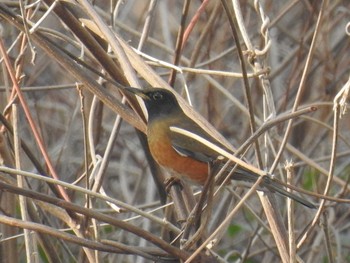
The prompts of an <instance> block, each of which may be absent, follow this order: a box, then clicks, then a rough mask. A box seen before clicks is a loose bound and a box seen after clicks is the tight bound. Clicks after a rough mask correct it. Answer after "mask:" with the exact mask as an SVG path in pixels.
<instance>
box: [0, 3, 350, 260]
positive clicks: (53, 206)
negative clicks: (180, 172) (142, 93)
mask: <svg viewBox="0 0 350 263" xmlns="http://www.w3.org/2000/svg"><path fill="white" fill-rule="evenodd" d="M95 2H96V3H95V4H96V5H93V6H92V5H90V3H88V2H87V1H85V0H80V1H77V3H75V2H71V3H70V2H68V1H67V2H61V1H59V2H54V1H52V0H42V1H40V2H35V3H34V4H33V5H31V6H29V5H28V6H23V7H21V5H20V2H17V1H1V4H0V17H1V33H2V38H1V39H0V47H1V48H0V51H1V58H2V59H1V62H2V64H1V65H2V68H1V69H2V71H1V72H2V74H1V93H0V100H1V104H0V105H1V110H2V114H1V124H2V128H1V137H0V139H1V140H0V142H1V143H0V156H1V161H2V166H0V172H1V173H0V191H1V210H0V211H1V213H0V226H1V233H2V239H1V240H0V246H1V250H0V259H1V260H2V262H25V261H27V262H151V261H159V262H178V261H181V260H182V261H186V260H187V262H190V261H191V262H225V261H227V262H349V261H350V257H349V254H350V249H349V231H350V230H349V228H350V225H349V223H348V222H349V217H350V215H349V211H350V210H349V209H348V206H349V203H350V199H347V198H348V196H349V189H350V186H349V184H348V181H349V179H350V177H349V171H350V169H349V161H348V160H349V154H350V150H349V148H350V143H349V140H350V134H349V130H350V129H349V128H350V127H349V123H350V122H349V115H347V114H346V113H345V114H344V109H346V107H347V105H346V100H347V93H346V92H347V91H348V89H349V85H350V80H349V74H350V66H349V65H350V53H349V50H350V42H349V32H350V24H349V21H350V12H349V10H350V3H349V1H347V0H343V1H341V0H339V1H326V0H325V1H295V0H284V1H271V0H270V1H269V0H268V1H240V6H239V5H237V1H235V0H234V1H225V0H222V1H165V0H160V1H141V0H133V1H109V2H108V1H95ZM53 3H55V4H53ZM233 3H235V4H236V5H235V6H233ZM254 4H256V5H254ZM50 6H53V8H52V9H50V10H48V7H50ZM23 17H26V20H24V19H23ZM25 21H26V22H25ZM181 23H182V25H183V26H182V27H181ZM237 43H239V45H238V46H237ZM137 54H138V55H137ZM240 59H243V66H242V63H241V62H240ZM14 83H15V84H14ZM117 83H118V84H117ZM118 85H125V86H138V87H141V86H160V87H164V88H170V86H173V87H174V88H175V90H176V91H177V92H178V93H179V94H181V95H182V97H183V98H186V99H187V98H188V97H190V100H191V103H192V105H193V107H194V108H195V109H196V111H197V112H199V113H200V115H199V114H197V113H196V112H193V111H192V109H191V108H189V107H187V104H186V103H185V102H184V100H182V103H183V104H184V107H185V108H186V111H187V113H188V114H189V115H190V116H192V117H193V118H195V119H197V121H199V122H201V123H202V124H203V125H204V126H206V128H207V129H208V131H209V132H211V133H212V134H213V135H214V136H217V137H218V138H220V140H222V141H225V140H226V141H227V142H229V143H231V144H233V145H235V146H237V149H238V151H239V153H240V154H243V153H244V156H245V158H246V159H247V160H248V161H249V163H250V164H252V165H254V166H255V167H259V168H260V169H261V170H267V171H269V172H271V173H273V174H274V175H275V176H276V177H277V178H279V179H280V180H283V181H287V174H288V175H289V176H288V177H289V178H288V180H289V181H288V182H289V183H290V184H292V185H295V186H296V187H298V188H300V189H304V190H306V191H309V192H311V194H303V196H304V197H305V198H306V199H308V200H310V201H312V202H314V203H315V204H317V205H318V208H317V209H307V208H305V207H303V206H301V205H299V204H292V203H289V202H287V201H286V199H285V198H281V197H280V196H277V195H275V194H267V195H260V194H259V195H258V194H256V192H255V191H254V188H251V189H250V190H251V191H248V190H249V189H247V188H242V187H238V188H235V191H233V190H232V188H229V187H226V188H220V189H219V190H218V191H216V189H212V188H211V187H208V188H205V195H203V196H202V198H197V199H195V198H193V195H192V191H193V190H194V192H196V191H197V190H200V189H199V188H197V187H195V188H194V189H191V188H190V187H187V185H186V186H185V187H184V189H183V190H182V191H181V189H178V188H176V187H173V188H172V189H171V192H170V198H168V200H167V205H166V206H163V205H162V201H164V196H165V195H164V189H163V178H164V174H163V173H162V171H161V170H159V169H158V167H156V166H155V164H154V163H153V162H152V160H150V159H149V156H148V152H147V150H146V149H145V148H144V144H143V143H144V142H145V135H144V134H143V133H142V132H145V127H146V126H145V123H144V122H143V121H142V119H141V118H139V117H138V115H139V116H143V113H142V107H140V106H139V104H138V101H136V100H135V98H127V99H128V101H129V104H130V105H132V106H133V107H132V108H133V110H131V107H129V106H126V105H125V104H124V102H122V95H121V93H120V92H119V89H118ZM346 88H347V89H346ZM141 106H142V105H141ZM136 112H137V113H138V114H136ZM206 120H207V121H209V123H211V124H212V125H213V126H214V127H215V128H216V130H218V131H220V133H221V134H222V135H223V137H220V135H219V134H218V133H217V132H216V130H215V129H214V128H213V127H211V126H210V125H208V123H206ZM135 127H136V128H137V129H138V130H139V131H138V130H137V129H135ZM140 131H141V132H140ZM255 131H259V132H255ZM252 134H253V135H252ZM239 146H241V147H239ZM286 164H287V165H286ZM149 167H151V169H149ZM256 186H257V185H255V186H254V187H256ZM213 190H214V191H213ZM320 195H327V196H329V197H330V198H329V199H332V198H333V199H332V201H323V199H321V198H320ZM241 198H242V199H241ZM196 200H197V201H196ZM198 200H199V201H198ZM172 201H173V202H172ZM196 203H197V204H199V205H200V207H201V206H205V205H206V204H208V206H207V208H206V209H205V210H204V212H203V213H202V214H201V213H200V210H199V209H196V208H194V207H195V204H196ZM200 215H201V224H199V225H198V224H196V222H197V223H198V219H199V217H200ZM197 227H198V228H197ZM196 230H198V231H197V232H196ZM205 252H208V253H205ZM195 256H197V257H195ZM199 258H200V259H199Z"/></svg>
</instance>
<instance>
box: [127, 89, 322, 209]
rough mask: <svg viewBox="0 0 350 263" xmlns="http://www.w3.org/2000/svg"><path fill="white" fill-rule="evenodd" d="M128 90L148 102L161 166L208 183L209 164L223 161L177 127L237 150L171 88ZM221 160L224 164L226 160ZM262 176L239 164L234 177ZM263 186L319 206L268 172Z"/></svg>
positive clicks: (150, 134)
mask: <svg viewBox="0 0 350 263" xmlns="http://www.w3.org/2000/svg"><path fill="white" fill-rule="evenodd" d="M125 90H126V91H127V92H129V93H131V94H134V95H136V96H138V97H140V98H141V99H142V100H143V102H144V104H145V106H146V109H147V113H148V121H147V141H148V146H149V150H150V153H151V155H152V157H153V158H154V160H155V161H156V162H157V163H158V164H159V165H160V166H161V167H163V168H165V169H166V170H167V171H170V172H171V173H172V174H175V176H176V177H178V178H180V179H184V180H185V181H190V182H193V183H195V184H199V185H204V183H205V182H206V180H207V178H208V176H209V169H210V168H209V167H210V166H209V165H210V164H213V163H217V162H220V160H222V156H220V154H219V153H218V152H216V151H215V150H213V149H212V148H210V147H209V146H207V145H205V144H203V143H201V142H199V141H197V140H195V139H193V138H190V137H189V136H186V135H183V134H181V133H177V132H174V130H173V129H172V128H174V127H176V128H180V129H183V130H186V131H189V132H191V133H194V134H196V135H198V136H200V137H202V138H204V139H205V140H207V141H209V142H210V143H212V144H214V145H217V146H219V147H221V148H223V149H224V150H225V151H228V152H230V153H232V154H233V151H232V150H230V149H228V148H227V147H226V146H225V145H223V144H222V143H221V142H220V141H218V140H217V139H215V138H214V137H213V136H211V135H210V134H209V133H208V132H207V131H205V130H204V129H203V128H202V127H201V126H200V125H199V124H197V122H195V121H194V120H193V119H191V118H190V117H189V116H188V115H186V114H185V112H184V111H183V109H182V108H181V106H180V104H179V102H178V100H177V98H176V96H175V95H174V94H173V93H172V92H171V91H169V90H166V89H164V88H154V87H148V88H143V89H138V88H133V87H125ZM221 163H222V164H223V161H221ZM258 178H259V175H257V174H255V173H253V172H252V171H249V170H247V169H245V168H243V167H240V166H238V168H237V169H236V170H235V171H234V173H233V175H231V178H230V179H232V180H237V181H246V182H250V183H254V182H256V181H257V179H258ZM260 186H261V188H262V189H267V190H269V191H270V192H277V193H279V194H281V195H283V196H286V197H289V198H291V199H293V200H295V201H297V202H298V203H300V204H302V205H304V206H306V207H309V208H316V206H315V205H314V204H312V203H311V202H309V201H307V200H305V199H304V198H301V197H300V196H298V195H296V194H294V193H291V192H288V191H287V190H286V189H284V186H282V185H280V184H279V183H278V182H276V181H275V180H274V179H272V178H271V177H269V176H265V178H264V180H262V182H261V184H260Z"/></svg>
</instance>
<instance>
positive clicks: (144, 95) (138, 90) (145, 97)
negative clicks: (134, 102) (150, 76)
mask: <svg viewBox="0 0 350 263" xmlns="http://www.w3.org/2000/svg"><path fill="white" fill-rule="evenodd" d="M124 89H125V90H127V91H128V92H130V93H132V94H135V95H137V96H139V97H140V98H142V99H144V100H149V97H148V96H147V95H146V94H145V93H144V92H142V90H141V89H136V88H131V87H125V88H124Z"/></svg>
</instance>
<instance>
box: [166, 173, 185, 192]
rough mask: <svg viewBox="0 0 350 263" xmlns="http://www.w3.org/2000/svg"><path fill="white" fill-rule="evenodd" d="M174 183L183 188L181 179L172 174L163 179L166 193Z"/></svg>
mask: <svg viewBox="0 0 350 263" xmlns="http://www.w3.org/2000/svg"><path fill="white" fill-rule="evenodd" d="M175 184H176V185H178V186H180V187H181V190H182V189H183V185H182V182H181V180H180V179H179V178H178V177H176V176H173V175H172V176H170V177H168V178H166V179H165V181H164V185H165V191H166V192H167V193H169V192H170V188H171V187H172V186H174V185H175Z"/></svg>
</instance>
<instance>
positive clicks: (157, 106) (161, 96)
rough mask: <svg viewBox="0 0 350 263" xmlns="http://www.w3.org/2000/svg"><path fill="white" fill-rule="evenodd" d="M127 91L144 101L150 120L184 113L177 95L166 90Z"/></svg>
mask: <svg viewBox="0 0 350 263" xmlns="http://www.w3.org/2000/svg"><path fill="white" fill-rule="evenodd" d="M126 90H128V91H129V92H132V93H134V94H136V95H137V96H139V97H140V98H142V99H143V101H144V102H145V105H146V108H147V111H148V119H149V120H153V119H156V118H160V117H164V116H171V115H172V114H176V113H179V112H182V109H181V107H180V105H179V103H178V101H177V99H176V97H175V95H174V94H173V93H172V92H171V91H168V90H166V89H161V88H145V89H142V90H141V89H135V88H126Z"/></svg>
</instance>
